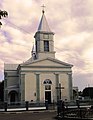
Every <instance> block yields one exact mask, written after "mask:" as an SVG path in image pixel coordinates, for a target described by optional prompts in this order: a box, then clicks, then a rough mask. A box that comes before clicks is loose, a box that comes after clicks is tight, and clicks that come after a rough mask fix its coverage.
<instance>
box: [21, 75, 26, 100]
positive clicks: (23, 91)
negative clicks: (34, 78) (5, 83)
mask: <svg viewBox="0 0 93 120" xmlns="http://www.w3.org/2000/svg"><path fill="white" fill-rule="evenodd" d="M20 86H21V87H20V92H21V101H25V97H26V96H25V91H26V90H25V74H21V78H20Z"/></svg>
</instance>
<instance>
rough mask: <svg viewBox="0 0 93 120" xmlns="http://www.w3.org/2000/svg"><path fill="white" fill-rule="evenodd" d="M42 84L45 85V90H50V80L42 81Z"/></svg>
mask: <svg viewBox="0 0 93 120" xmlns="http://www.w3.org/2000/svg"><path fill="white" fill-rule="evenodd" d="M43 84H44V85H45V90H46V91H47V90H51V84H52V81H51V80H50V79H46V80H44V82H43Z"/></svg>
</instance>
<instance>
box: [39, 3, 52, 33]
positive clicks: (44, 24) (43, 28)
mask: <svg viewBox="0 0 93 120" xmlns="http://www.w3.org/2000/svg"><path fill="white" fill-rule="evenodd" d="M42 7H45V6H44V5H43V6H42ZM44 13H45V11H44V8H43V10H42V17H41V20H40V23H39V27H38V31H42V32H51V30H50V28H49V25H48V23H47V20H46V17H45V14H44Z"/></svg>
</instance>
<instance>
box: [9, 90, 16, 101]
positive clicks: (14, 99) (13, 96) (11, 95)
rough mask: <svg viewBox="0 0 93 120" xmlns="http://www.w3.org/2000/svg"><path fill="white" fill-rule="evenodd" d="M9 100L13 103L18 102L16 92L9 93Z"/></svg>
mask: <svg viewBox="0 0 93 120" xmlns="http://www.w3.org/2000/svg"><path fill="white" fill-rule="evenodd" d="M9 99H10V102H12V103H14V102H17V100H18V93H17V92H16V91H14V90H13V91H11V92H9Z"/></svg>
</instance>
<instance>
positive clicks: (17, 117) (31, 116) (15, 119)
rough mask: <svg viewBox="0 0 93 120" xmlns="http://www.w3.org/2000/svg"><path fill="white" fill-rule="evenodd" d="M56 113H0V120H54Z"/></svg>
mask: <svg viewBox="0 0 93 120" xmlns="http://www.w3.org/2000/svg"><path fill="white" fill-rule="evenodd" d="M55 116H56V112H47V111H46V112H33V113H32V112H28V113H27V112H18V113H0V120H55Z"/></svg>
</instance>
